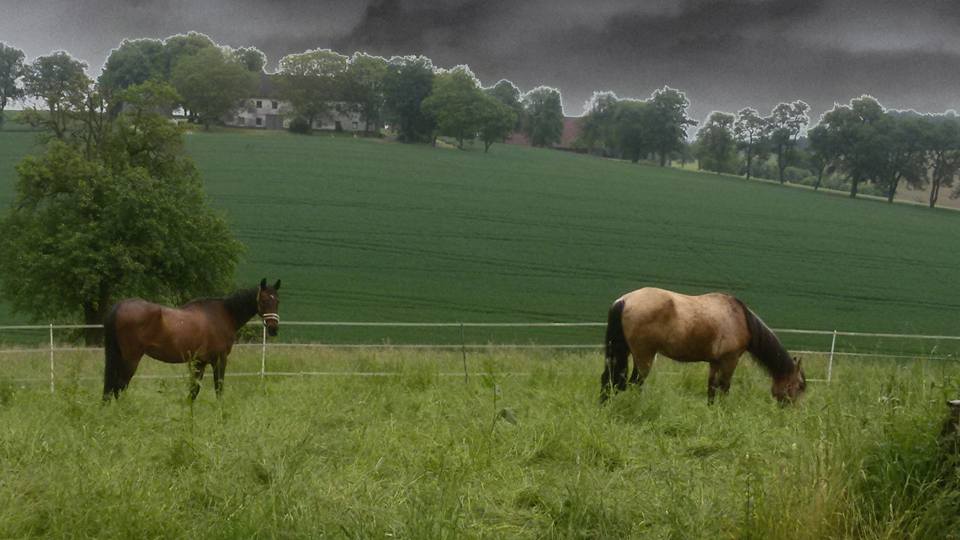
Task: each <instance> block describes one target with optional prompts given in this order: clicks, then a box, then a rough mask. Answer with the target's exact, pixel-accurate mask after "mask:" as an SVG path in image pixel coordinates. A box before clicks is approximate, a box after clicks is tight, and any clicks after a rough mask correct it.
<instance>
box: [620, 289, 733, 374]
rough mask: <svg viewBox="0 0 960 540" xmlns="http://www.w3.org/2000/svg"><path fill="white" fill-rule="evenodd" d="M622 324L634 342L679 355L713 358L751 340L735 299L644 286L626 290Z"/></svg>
mask: <svg viewBox="0 0 960 540" xmlns="http://www.w3.org/2000/svg"><path fill="white" fill-rule="evenodd" d="M620 300H622V301H623V302H624V309H623V327H624V333H625V334H626V335H625V337H626V338H627V340H628V342H630V343H631V346H632V347H641V348H647V349H656V352H661V353H663V354H665V355H667V356H670V357H671V358H674V359H676V360H712V359H714V358H715V357H717V356H720V355H722V354H725V353H726V352H727V351H732V350H738V349H743V348H745V347H746V343H747V341H748V340H749V332H747V331H746V326H745V320H744V317H743V312H742V310H741V308H740V304H739V303H738V302H737V300H736V299H735V298H734V297H732V296H730V295H727V294H723V293H708V294H703V295H699V296H690V295H686V294H681V293H676V292H673V291H668V290H666V289H659V288H656V287H645V288H643V289H637V290H635V291H632V292H629V293H627V294H625V295H623V296H622V297H621V298H620Z"/></svg>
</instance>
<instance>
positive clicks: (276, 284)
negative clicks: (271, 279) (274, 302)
mask: <svg viewBox="0 0 960 540" xmlns="http://www.w3.org/2000/svg"><path fill="white" fill-rule="evenodd" d="M273 290H275V291H279V290H280V280H279V279H278V280H277V282H276V283H275V284H274V285H273Z"/></svg>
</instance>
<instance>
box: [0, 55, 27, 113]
mask: <svg viewBox="0 0 960 540" xmlns="http://www.w3.org/2000/svg"><path fill="white" fill-rule="evenodd" d="M23 58H24V56H23V51H21V50H20V49H15V48H13V47H9V46H7V45H5V44H4V43H3V42H0V129H2V128H3V122H4V120H5V117H4V115H3V111H4V110H6V108H7V104H9V103H10V102H11V101H16V100H18V99H20V98H22V97H23V88H21V87H20V85H19V84H18V81H19V80H20V77H21V76H23Z"/></svg>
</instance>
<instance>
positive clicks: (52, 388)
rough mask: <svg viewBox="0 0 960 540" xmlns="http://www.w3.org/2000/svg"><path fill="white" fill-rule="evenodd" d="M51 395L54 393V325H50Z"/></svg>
mask: <svg viewBox="0 0 960 540" xmlns="http://www.w3.org/2000/svg"><path fill="white" fill-rule="evenodd" d="M50 393H51V394H52V393H54V386H53V323H50Z"/></svg>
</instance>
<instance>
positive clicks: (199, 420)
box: [0, 349, 960, 539]
mask: <svg viewBox="0 0 960 540" xmlns="http://www.w3.org/2000/svg"><path fill="white" fill-rule="evenodd" d="M38 354H39V356H40V358H39V359H35V361H33V360H30V359H28V358H25V357H20V358H19V359H17V360H16V361H18V362H20V363H19V364H18V366H19V367H12V366H11V364H10V362H13V361H14V360H13V359H8V360H7V365H8V366H10V367H9V369H8V370H5V375H4V377H3V378H2V379H0V426H2V428H0V468H2V470H3V471H4V474H3V475H2V476H0V487H2V489H0V536H3V537H26V536H47V537H63V536H71V537H75V536H81V537H82V536H96V537H100V538H111V537H125V538H129V537H137V538H140V537H164V538H169V537H203V538H236V537H251V536H269V537H277V536H279V537H289V538H316V537H319V536H332V537H343V538H373V537H380V538H383V537H399V538H543V537H547V538H571V537H590V538H732V537H736V538H791V539H795V538H825V537H834V538H835V537H859V538H957V531H960V488H958V486H960V476H958V475H957V469H956V468H951V467H950V466H949V465H946V464H944V462H943V459H944V458H942V457H941V454H940V453H939V451H938V447H937V439H936V434H937V432H938V431H939V429H940V423H941V422H942V419H943V416H942V415H943V414H944V413H945V407H944V404H943V400H944V398H946V397H955V396H956V395H957V394H958V392H960V366H958V365H957V364H956V363H950V362H910V363H903V364H898V363H892V362H890V361H888V360H871V359H861V360H860V361H858V362H842V363H839V364H838V365H837V367H836V371H835V375H836V381H835V382H834V383H833V384H831V385H825V384H822V383H819V384H811V388H810V392H809V393H808V395H807V396H806V398H805V399H804V400H803V402H802V403H801V404H799V405H798V406H795V407H788V408H780V407H778V406H776V405H775V404H774V403H773V402H772V399H771V398H770V397H769V381H768V379H767V378H766V377H765V376H764V375H763V374H762V372H761V371H760V370H759V369H758V368H756V367H755V366H754V365H753V364H752V363H749V362H745V363H744V364H743V365H741V367H740V369H739V370H738V373H737V375H736V376H735V378H734V385H733V388H732V389H731V394H730V395H729V396H728V397H727V398H726V399H724V400H723V401H722V402H720V403H719V404H718V405H716V406H713V407H708V406H707V405H706V403H705V383H706V369H705V367H706V366H705V365H680V364H676V363H672V362H667V361H660V362H658V364H657V365H656V366H655V368H654V370H653V373H652V374H651V377H650V379H649V380H648V383H647V385H646V386H645V387H644V389H643V390H642V392H637V391H630V392H627V393H624V394H621V395H618V396H616V397H615V398H614V399H613V400H612V401H611V402H610V403H609V404H608V405H607V406H604V407H598V406H597V403H596V398H597V391H598V388H597V386H598V368H599V366H598V365H597V364H598V359H597V358H596V357H595V355H592V354H586V355H583V354H553V353H546V352H539V353H533V352H511V351H506V352H482V353H475V354H471V355H469V356H468V360H467V361H468V368H469V370H470V372H471V375H470V379H469V381H468V382H465V381H464V380H463V377H462V375H459V374H458V375H455V376H454V375H444V374H446V373H457V372H458V371H461V370H462V358H461V357H460V355H459V353H457V352H452V353H441V352H422V351H416V352H405V351H398V350H389V349H385V350H363V351H344V350H322V349H320V350H318V349H304V350H300V349H289V350H288V349H285V350H283V351H279V352H278V351H273V350H271V352H270V354H271V356H270V363H271V364H270V365H271V368H272V369H276V370H289V371H297V370H314V371H331V372H332V371H338V370H348V371H353V370H356V371H360V372H366V373H368V374H373V373H376V374H378V375H368V376H356V375H352V376H347V375H344V376H336V375H327V376H314V377H271V378H268V379H266V380H265V381H260V380H259V379H258V378H255V377H239V376H231V374H232V373H236V372H239V371H253V370H255V369H256V367H257V366H258V362H259V355H258V354H257V351H256V350H249V349H244V350H242V351H238V354H237V355H236V356H235V358H234V359H233V363H232V364H231V367H230V368H229V370H228V374H227V381H226V394H225V397H224V399H223V400H222V402H217V400H216V399H215V398H214V397H213V392H212V387H211V386H212V385H211V383H210V381H209V379H208V380H207V381H205V385H204V389H203V391H202V392H201V394H200V397H199V399H198V402H197V403H196V405H195V406H194V407H193V408H190V407H189V406H188V405H187V403H186V401H185V399H184V396H185V395H186V385H187V381H186V371H185V369H183V368H182V367H177V366H167V365H163V364H160V363H159V362H154V361H150V360H145V363H144V364H143V366H142V367H143V369H142V374H144V375H151V374H152V375H167V376H172V377H173V378H172V379H149V378H141V379H136V380H134V382H133V385H132V386H131V388H130V390H129V391H128V393H127V394H126V395H125V396H124V398H123V399H121V400H120V401H119V402H117V403H114V404H111V405H110V406H107V407H103V406H101V405H100V404H99V402H98V394H99V384H98V381H96V380H89V379H87V378H86V377H88V376H92V377H94V378H96V376H97V372H98V368H99V367H100V364H99V362H98V359H99V356H98V355H97V354H95V353H74V355H73V356H65V357H60V356H58V360H57V361H58V378H57V384H58V390H57V393H56V394H55V395H53V396H51V395H50V394H49V393H48V389H47V387H46V382H45V381H43V380H41V381H38V382H15V381H14V380H13V378H14V376H16V377H24V376H29V375H34V376H38V377H39V378H40V379H42V378H43V377H44V375H45V369H46V365H45V357H44V356H43V354H42V353H38ZM7 373H10V374H9V375H8V374H7ZM497 388H499V393H498V392H497ZM504 409H509V410H510V412H511V413H512V415H513V417H514V418H515V420H516V424H512V423H509V422H507V421H506V420H504V419H502V418H500V419H498V416H499V415H498V413H499V411H501V410H504Z"/></svg>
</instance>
